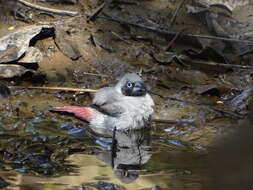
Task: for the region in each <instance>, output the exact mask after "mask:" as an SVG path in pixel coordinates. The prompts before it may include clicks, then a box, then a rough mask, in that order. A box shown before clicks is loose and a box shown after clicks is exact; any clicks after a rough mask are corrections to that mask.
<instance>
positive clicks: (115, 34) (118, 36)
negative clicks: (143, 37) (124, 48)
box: [111, 31, 131, 45]
mask: <svg viewBox="0 0 253 190" xmlns="http://www.w3.org/2000/svg"><path fill="white" fill-rule="evenodd" d="M111 33H112V34H113V35H114V36H116V37H117V38H118V39H120V40H122V41H123V42H125V43H126V44H129V45H131V43H130V42H128V41H127V40H125V39H124V38H123V37H121V36H120V35H119V34H117V33H115V32H113V31H111Z"/></svg>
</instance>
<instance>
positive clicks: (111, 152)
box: [96, 129, 151, 183]
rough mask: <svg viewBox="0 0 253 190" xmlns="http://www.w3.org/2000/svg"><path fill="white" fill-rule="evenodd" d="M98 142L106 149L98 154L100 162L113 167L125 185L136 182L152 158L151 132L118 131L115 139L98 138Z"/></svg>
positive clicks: (144, 130) (115, 132) (115, 133)
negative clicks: (144, 166) (143, 167)
mask: <svg viewBox="0 0 253 190" xmlns="http://www.w3.org/2000/svg"><path fill="white" fill-rule="evenodd" d="M96 142H97V143H98V144H100V145H101V146H103V147H104V149H103V150H102V151H101V150H100V151H97V152H96V156H97V158H98V159H99V160H102V161H103V162H105V163H106V164H107V165H111V167H112V168H113V169H114V172H115V174H116V176H117V177H118V178H119V179H120V180H121V181H122V182H124V183H131V182H133V181H134V180H136V179H137V178H138V176H139V173H140V171H141V169H142V166H143V164H145V163H147V162H148V160H149V159H150V157H151V154H150V150H151V146H150V144H151V141H150V130H147V129H143V130H134V131H128V132H127V131H117V130H114V132H113V138H111V139H110V140H109V142H108V138H103V137H97V140H96Z"/></svg>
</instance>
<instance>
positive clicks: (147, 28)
mask: <svg viewBox="0 0 253 190" xmlns="http://www.w3.org/2000/svg"><path fill="white" fill-rule="evenodd" d="M103 14H104V15H105V16H103V15H99V16H97V17H98V18H102V19H106V20H110V21H113V22H117V23H119V24H123V25H128V26H134V27H137V28H142V29H144V30H147V31H151V32H155V33H158V34H161V35H166V36H170V37H174V36H175V35H177V33H178V32H172V31H167V30H162V29H159V28H155V27H152V26H145V25H143V24H137V23H132V22H128V21H125V20H122V19H119V18H114V17H111V16H109V15H107V14H105V13H103ZM181 36H182V37H188V38H189V37H193V38H205V39H211V40H223V41H227V42H241V43H247V44H250V45H253V41H248V40H240V39H234V38H224V37H217V36H208V35H200V34H199V35H198V34H181Z"/></svg>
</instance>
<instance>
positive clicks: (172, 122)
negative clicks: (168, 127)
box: [151, 118, 194, 125]
mask: <svg viewBox="0 0 253 190" xmlns="http://www.w3.org/2000/svg"><path fill="white" fill-rule="evenodd" d="M151 122H154V123H166V124H172V125H174V124H194V122H193V121H187V120H167V119H153V118H152V119H151Z"/></svg>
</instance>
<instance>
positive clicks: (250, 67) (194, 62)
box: [186, 60, 253, 69]
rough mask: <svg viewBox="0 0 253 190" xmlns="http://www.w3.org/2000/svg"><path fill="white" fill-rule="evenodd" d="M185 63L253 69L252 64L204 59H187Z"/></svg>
mask: <svg viewBox="0 0 253 190" xmlns="http://www.w3.org/2000/svg"><path fill="white" fill-rule="evenodd" d="M186 64H199V65H209V66H216V67H225V68H239V69H253V66H247V65H234V64H224V63H215V62H210V61H209V62H205V61H196V60H193V61H190V60H187V63H186Z"/></svg>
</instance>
